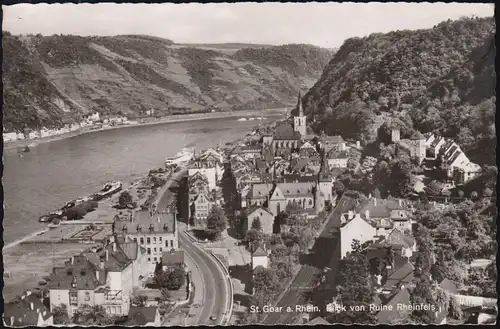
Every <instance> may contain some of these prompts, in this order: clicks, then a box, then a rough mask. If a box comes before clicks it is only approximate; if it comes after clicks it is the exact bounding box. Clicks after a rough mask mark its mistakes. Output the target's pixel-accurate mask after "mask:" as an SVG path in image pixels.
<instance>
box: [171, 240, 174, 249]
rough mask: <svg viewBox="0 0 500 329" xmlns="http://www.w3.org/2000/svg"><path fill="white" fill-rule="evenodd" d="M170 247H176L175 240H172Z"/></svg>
mask: <svg viewBox="0 0 500 329" xmlns="http://www.w3.org/2000/svg"><path fill="white" fill-rule="evenodd" d="M170 247H172V248H173V247H174V240H170Z"/></svg>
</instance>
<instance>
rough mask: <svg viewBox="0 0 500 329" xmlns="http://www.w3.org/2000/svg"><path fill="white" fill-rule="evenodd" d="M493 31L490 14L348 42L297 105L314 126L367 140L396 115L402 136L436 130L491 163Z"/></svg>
mask: <svg viewBox="0 0 500 329" xmlns="http://www.w3.org/2000/svg"><path fill="white" fill-rule="evenodd" d="M495 30H496V28H495V22H494V19H493V18H465V19H460V20H456V21H451V20H448V21H446V22H443V23H440V24H438V25H436V26H434V28H432V29H425V30H416V31H396V32H390V33H387V34H381V33H376V34H372V35H370V36H368V37H364V38H351V39H348V40H346V41H345V43H344V44H343V45H342V47H341V48H340V49H339V50H338V51H337V52H336V54H335V56H334V57H333V58H332V60H331V61H330V62H329V64H328V65H327V66H326V68H325V69H324V71H323V74H322V75H321V78H320V79H319V80H318V82H317V83H316V84H315V85H314V86H313V87H312V88H311V89H310V90H309V92H308V93H307V94H306V95H304V97H303V103H304V110H305V112H306V113H307V114H308V115H309V116H311V117H313V116H314V117H315V118H316V119H317V120H316V123H315V124H314V129H315V130H317V131H321V130H324V131H325V132H327V133H330V134H341V135H343V136H345V137H346V138H355V139H359V140H362V141H363V142H365V143H370V142H373V141H375V140H377V137H378V134H377V133H378V128H379V127H381V125H383V124H384V123H386V122H389V121H392V120H398V121H399V122H400V123H402V124H403V127H402V134H403V136H402V138H405V137H410V136H411V135H413V134H414V133H415V130H419V131H420V132H422V133H425V132H435V133H438V134H441V135H444V136H447V137H451V138H453V139H455V140H456V141H457V142H458V143H459V144H460V145H461V146H462V148H463V149H464V150H465V151H466V153H467V154H469V155H470V157H471V160H473V161H477V162H478V163H480V164H494V163H495V162H494V161H495V142H496V138H495V129H494V122H495V121H494V115H495V101H496V100H495V93H494V90H495V89H494V88H495V71H494V60H495V55H496V50H495V47H494V33H495Z"/></svg>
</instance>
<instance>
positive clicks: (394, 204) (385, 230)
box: [354, 197, 411, 236]
mask: <svg viewBox="0 0 500 329" xmlns="http://www.w3.org/2000/svg"><path fill="white" fill-rule="evenodd" d="M354 211H355V212H357V213H359V214H362V215H363V216H364V217H365V218H366V219H367V220H369V221H372V222H373V223H374V225H375V226H376V228H377V235H378V236H386V235H387V234H389V233H390V232H391V231H392V229H393V228H394V227H395V225H397V227H398V228H400V229H403V230H406V229H411V220H410V218H409V214H408V210H407V207H406V204H405V203H404V201H403V200H401V199H380V198H375V197H369V198H368V199H366V200H364V201H362V202H360V203H358V204H357V205H356V206H355V209H354Z"/></svg>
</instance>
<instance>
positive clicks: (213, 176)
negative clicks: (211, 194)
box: [188, 163, 219, 190]
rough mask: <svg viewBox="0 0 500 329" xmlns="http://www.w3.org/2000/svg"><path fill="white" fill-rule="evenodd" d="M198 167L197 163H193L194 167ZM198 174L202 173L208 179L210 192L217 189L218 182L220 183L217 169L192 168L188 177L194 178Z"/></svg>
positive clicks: (189, 169)
mask: <svg viewBox="0 0 500 329" xmlns="http://www.w3.org/2000/svg"><path fill="white" fill-rule="evenodd" d="M195 165H197V164H196V163H193V164H192V166H195ZM196 173H200V174H202V175H204V176H205V177H206V178H207V181H208V189H209V190H214V189H215V188H216V187H217V181H218V178H219V177H218V176H217V168H215V167H214V168H203V167H202V168H199V167H190V168H188V176H193V175H194V174H196Z"/></svg>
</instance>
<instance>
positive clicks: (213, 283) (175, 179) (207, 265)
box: [156, 170, 229, 325]
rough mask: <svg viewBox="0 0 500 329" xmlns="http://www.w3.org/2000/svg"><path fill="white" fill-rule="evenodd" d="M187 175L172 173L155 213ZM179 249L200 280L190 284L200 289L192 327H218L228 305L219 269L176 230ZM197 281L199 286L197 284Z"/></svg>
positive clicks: (207, 255)
mask: <svg viewBox="0 0 500 329" xmlns="http://www.w3.org/2000/svg"><path fill="white" fill-rule="evenodd" d="M186 174H187V170H181V171H179V172H177V173H174V174H173V175H172V177H171V178H170V180H169V181H168V182H167V183H166V184H165V186H164V187H163V188H162V189H161V191H160V192H159V193H158V198H157V202H156V207H157V209H159V210H160V209H163V208H165V207H166V206H167V205H169V204H170V203H171V202H172V201H173V199H174V197H175V195H174V192H173V190H174V189H175V187H177V186H176V185H178V183H179V181H180V180H181V179H182V177H184V176H185V175H186ZM177 234H178V235H179V246H181V247H182V249H183V250H184V252H185V253H186V255H187V256H188V257H189V258H191V260H192V261H193V262H195V264H196V265H197V268H195V269H191V270H192V271H193V272H194V271H198V270H199V272H200V276H201V280H199V281H197V282H193V283H194V285H195V289H203V303H202V305H201V309H199V310H197V314H196V317H197V318H196V319H195V325H222V324H224V323H223V320H224V318H225V313H226V312H227V311H228V310H226V308H227V304H228V301H229V300H228V297H229V289H228V282H227V280H226V277H225V274H224V272H223V269H222V268H221V265H220V264H219V263H218V262H217V261H216V260H215V259H214V258H213V256H211V255H209V254H207V253H206V252H205V251H203V250H202V249H201V248H200V247H198V246H197V245H195V244H194V243H193V242H191V240H189V239H188V238H187V237H186V236H185V235H184V234H183V232H182V230H180V229H178V230H177ZM200 281H201V282H200ZM212 315H215V316H216V319H215V320H214V321H212V320H210V317H211V316H212Z"/></svg>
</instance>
